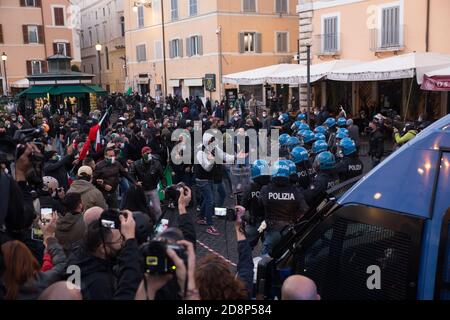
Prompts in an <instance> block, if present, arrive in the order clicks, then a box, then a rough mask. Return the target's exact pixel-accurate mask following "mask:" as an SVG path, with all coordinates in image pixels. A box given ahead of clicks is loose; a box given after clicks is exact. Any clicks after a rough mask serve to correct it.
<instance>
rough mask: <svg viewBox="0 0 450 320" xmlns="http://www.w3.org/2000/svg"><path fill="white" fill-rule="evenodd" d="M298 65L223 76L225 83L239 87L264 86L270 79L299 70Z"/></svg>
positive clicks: (284, 65) (258, 69) (285, 64)
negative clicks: (281, 73)
mask: <svg viewBox="0 0 450 320" xmlns="http://www.w3.org/2000/svg"><path fill="white" fill-rule="evenodd" d="M299 67H300V65H297V64H288V63H282V64H274V65H271V66H268V67H263V68H257V69H252V70H247V71H243V72H238V73H232V74H228V75H225V76H223V78H222V79H223V83H228V84H238V85H257V84H264V83H265V82H266V81H267V79H268V78H270V77H274V76H276V75H277V74H279V73H280V72H284V71H288V70H291V69H292V68H299Z"/></svg>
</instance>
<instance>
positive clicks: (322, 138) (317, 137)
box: [314, 133, 327, 141]
mask: <svg viewBox="0 0 450 320" xmlns="http://www.w3.org/2000/svg"><path fill="white" fill-rule="evenodd" d="M314 140H316V141H319V140H323V141H326V140H327V138H326V137H325V135H324V134H323V133H316V134H315V135H314Z"/></svg>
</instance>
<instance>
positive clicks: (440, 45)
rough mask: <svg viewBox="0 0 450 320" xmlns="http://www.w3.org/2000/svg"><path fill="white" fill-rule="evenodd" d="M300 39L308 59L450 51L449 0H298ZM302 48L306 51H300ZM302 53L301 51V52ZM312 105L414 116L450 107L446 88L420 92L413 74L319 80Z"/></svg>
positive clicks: (438, 113) (435, 113)
mask: <svg viewBox="0 0 450 320" xmlns="http://www.w3.org/2000/svg"><path fill="white" fill-rule="evenodd" d="M297 12H298V13H299V17H300V20H299V21H300V28H299V30H300V39H301V43H303V42H308V43H311V44H312V48H311V50H312V63H320V62H325V61H330V60H333V59H348V60H360V61H372V60H378V59H383V58H386V57H391V56H394V55H401V54H405V53H411V52H434V53H442V54H450V42H449V41H446V40H445V39H448V35H447V32H448V30H450V19H448V13H449V12H450V1H446V0H414V1H406V0H311V1H309V0H299V5H298V7H297ZM302 51H304V50H302ZM303 58H304V56H303ZM313 91H314V95H313V105H315V106H318V107H319V106H325V105H326V106H328V107H330V108H331V109H336V108H337V107H338V105H339V104H343V105H346V106H347V107H348V108H349V109H350V110H349V111H353V113H354V114H355V113H357V112H358V111H359V110H361V109H367V110H369V111H370V112H372V111H373V109H380V108H391V109H394V110H395V111H396V112H398V113H399V114H402V115H405V114H407V116H408V118H415V117H416V116H418V114H420V113H423V112H426V113H427V114H428V115H430V116H431V117H433V118H438V117H440V116H442V115H445V114H446V113H448V112H449V111H450V99H449V98H448V93H447V92H442V93H441V92H424V91H421V90H420V88H419V87H418V85H417V83H416V82H415V81H414V82H412V81H411V79H399V80H392V81H378V82H353V83H351V82H349V83H346V82H332V81H321V82H319V83H317V84H315V85H314V90H313Z"/></svg>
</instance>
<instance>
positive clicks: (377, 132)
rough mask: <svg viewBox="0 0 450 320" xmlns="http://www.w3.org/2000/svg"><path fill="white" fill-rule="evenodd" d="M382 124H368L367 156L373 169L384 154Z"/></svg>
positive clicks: (372, 122)
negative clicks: (370, 159)
mask: <svg viewBox="0 0 450 320" xmlns="http://www.w3.org/2000/svg"><path fill="white" fill-rule="evenodd" d="M381 126H382V124H380V123H378V122H374V121H371V122H370V123H369V128H370V133H369V156H370V157H371V158H372V166H373V168H375V167H376V166H377V165H378V164H379V163H380V162H381V158H382V157H383V154H384V133H383V131H382V129H381Z"/></svg>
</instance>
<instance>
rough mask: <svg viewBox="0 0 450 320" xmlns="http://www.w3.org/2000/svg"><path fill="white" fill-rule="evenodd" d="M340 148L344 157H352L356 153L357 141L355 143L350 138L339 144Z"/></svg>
mask: <svg viewBox="0 0 450 320" xmlns="http://www.w3.org/2000/svg"><path fill="white" fill-rule="evenodd" d="M339 146H340V147H341V149H342V153H343V154H344V156H348V155H351V154H352V153H354V152H356V144H355V141H353V140H352V139H350V138H344V139H342V140H341V142H340V143H339Z"/></svg>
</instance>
